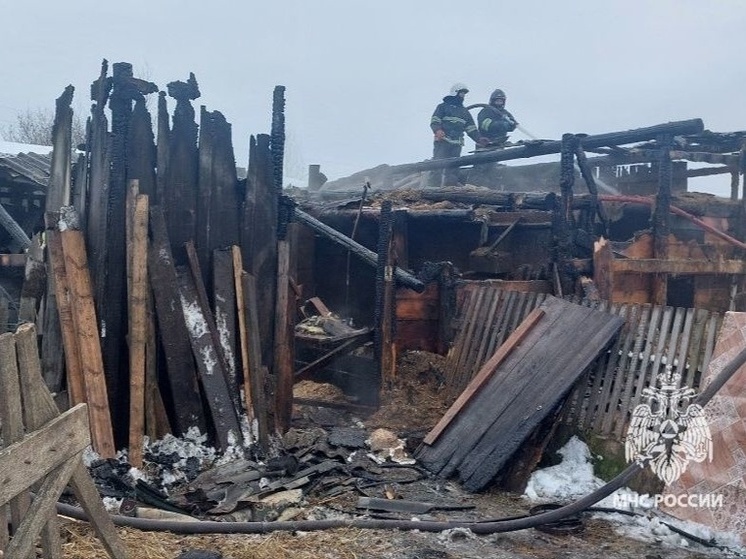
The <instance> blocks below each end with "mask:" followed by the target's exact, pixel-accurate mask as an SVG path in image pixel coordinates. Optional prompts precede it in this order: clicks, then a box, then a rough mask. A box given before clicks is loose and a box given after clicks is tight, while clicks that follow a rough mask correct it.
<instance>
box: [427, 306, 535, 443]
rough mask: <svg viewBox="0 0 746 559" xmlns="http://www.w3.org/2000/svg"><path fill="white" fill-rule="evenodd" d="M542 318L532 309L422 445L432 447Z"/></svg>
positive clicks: (483, 366)
mask: <svg viewBox="0 0 746 559" xmlns="http://www.w3.org/2000/svg"><path fill="white" fill-rule="evenodd" d="M543 316H544V311H543V310H541V309H534V310H533V311H532V312H531V314H530V315H529V316H528V317H527V318H526V320H525V321H523V323H522V324H521V327H520V328H518V329H517V330H515V331H514V332H513V333H512V334H511V335H510V337H508V339H507V340H506V341H505V343H504V344H503V345H501V346H500V348H499V349H498V350H497V352H496V353H495V354H494V355H493V356H492V357H490V359H489V360H488V361H487V362H486V363H485V364H484V365H482V368H481V369H480V370H479V373H477V376H475V377H474V378H473V379H472V381H471V382H470V383H469V385H468V386H467V387H466V389H465V390H464V391H463V392H462V393H461V395H460V396H459V397H458V398H457V399H456V401H455V402H454V403H453V405H451V407H450V408H449V409H448V411H447V412H446V414H445V415H444V416H443V417H442V418H441V419H440V421H438V423H437V424H436V425H435V427H433V428H432V430H431V431H430V432H429V433H428V434H427V436H426V437H425V439H424V440H423V443H425V444H428V445H432V444H433V443H435V441H437V440H438V437H439V436H440V435H441V433H442V432H443V431H444V430H445V429H446V428H447V427H448V425H449V424H450V423H451V421H452V420H453V418H454V417H456V416H457V415H458V414H459V413H461V410H462V409H464V408H465V407H466V405H467V404H468V403H469V401H470V400H471V399H472V398H473V397H474V395H475V394H476V393H477V392H479V391H480V390H481V389H482V387H483V386H484V384H485V383H486V382H487V381H488V380H489V379H490V377H491V376H492V375H493V374H494V373H495V370H496V369H497V367H498V366H499V365H500V364H501V363H502V362H503V361H504V360H505V358H506V357H508V355H510V353H511V352H512V351H513V349H515V348H516V347H517V346H518V345H520V343H521V342H522V341H523V339H524V338H525V337H526V336H527V335H528V333H529V332H531V330H532V329H533V328H534V326H536V324H538V322H539V321H540V320H541V319H542V317H543Z"/></svg>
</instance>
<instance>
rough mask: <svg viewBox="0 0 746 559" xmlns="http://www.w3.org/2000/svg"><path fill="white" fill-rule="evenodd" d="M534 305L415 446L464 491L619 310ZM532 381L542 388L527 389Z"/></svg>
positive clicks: (606, 331)
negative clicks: (439, 426) (526, 323)
mask: <svg viewBox="0 0 746 559" xmlns="http://www.w3.org/2000/svg"><path fill="white" fill-rule="evenodd" d="M540 309H541V310H543V311H544V313H545V314H544V316H543V317H542V318H541V320H540V321H539V322H538V323H537V324H536V325H535V326H534V327H533V328H532V329H531V331H530V332H529V333H528V334H526V336H525V337H524V338H523V340H522V342H521V344H520V345H519V346H518V347H516V348H514V349H513V351H512V352H511V353H510V354H509V355H508V356H507V357H506V358H505V359H504V360H503V361H502V363H501V364H500V365H498V367H497V369H496V370H495V372H494V374H492V375H491V377H490V378H489V379H488V380H486V382H485V383H484V384H483V385H482V388H481V389H480V390H479V391H478V392H477V393H475V394H474V396H473V397H472V399H471V401H470V403H469V406H468V407H467V408H466V409H465V410H463V411H462V412H461V413H460V414H459V415H457V416H456V417H454V419H453V420H452V421H451V423H450V424H449V425H448V427H447V428H446V429H445V431H444V432H443V433H442V434H441V435H440V437H439V438H438V439H437V441H435V443H434V444H433V445H432V446H430V445H423V446H422V447H421V448H420V449H419V450H418V452H417V458H418V459H419V460H420V462H422V463H423V464H424V465H425V466H426V467H427V468H428V469H429V470H431V471H432V472H434V473H437V474H439V475H441V476H444V477H448V476H450V475H453V474H456V473H458V476H459V479H460V481H461V482H462V483H463V484H464V486H465V487H466V488H467V489H468V490H470V491H478V490H480V489H482V488H484V487H485V486H486V485H488V484H489V483H490V482H491V481H492V480H493V479H494V478H495V476H496V475H497V474H498V472H499V471H500V470H501V469H502V468H503V467H504V466H505V465H506V464H507V463H508V461H509V460H510V458H511V456H512V455H513V453H514V452H515V451H516V450H517V449H518V448H520V446H521V444H522V443H523V441H525V440H526V439H527V438H528V437H529V436H530V435H531V434H532V433H533V432H534V430H535V428H536V427H537V426H538V425H540V423H541V422H542V421H543V420H544V419H545V418H546V417H548V416H549V415H550V414H551V413H552V412H553V411H554V410H555V409H556V407H557V406H558V405H559V404H560V403H561V402H562V401H563V400H564V399H565V397H566V396H567V395H568V393H569V392H570V390H571V388H572V386H573V385H574V384H575V382H576V381H577V380H578V378H580V376H581V375H582V373H583V372H584V371H585V370H586V369H587V368H588V367H589V366H590V365H591V363H592V362H593V360H594V359H595V358H596V356H597V355H598V354H599V353H600V352H601V351H603V350H604V349H605V348H606V347H607V346H608V344H609V343H610V342H611V340H612V339H613V338H614V336H615V335H616V334H617V332H618V331H619V329H620V328H621V327H622V324H623V320H622V319H621V318H619V317H616V316H613V315H610V314H608V313H604V312H599V311H596V310H593V309H589V308H586V307H581V306H579V305H573V304H571V303H567V302H565V301H562V300H560V299H557V298H554V297H552V298H550V299H547V300H546V301H545V302H544V303H543V304H542V305H541V307H540ZM536 386H541V387H542V390H532V389H531V387H536Z"/></svg>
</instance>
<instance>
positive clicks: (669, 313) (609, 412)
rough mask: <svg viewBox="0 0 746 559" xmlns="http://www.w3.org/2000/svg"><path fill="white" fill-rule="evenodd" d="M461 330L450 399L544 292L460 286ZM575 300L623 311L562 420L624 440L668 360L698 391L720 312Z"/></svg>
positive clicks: (453, 354)
mask: <svg viewBox="0 0 746 559" xmlns="http://www.w3.org/2000/svg"><path fill="white" fill-rule="evenodd" d="M461 291H462V294H461V295H462V303H461V306H460V311H459V312H458V314H457V317H456V320H455V322H456V325H457V334H456V338H455V341H454V344H453V346H452V347H451V349H450V350H449V352H448V354H447V357H446V362H445V370H446V385H447V390H448V394H449V396H450V397H451V398H452V399H454V400H455V399H456V397H458V396H459V394H461V392H462V391H463V390H464V388H465V387H466V386H467V385H468V384H469V382H470V381H471V380H472V378H473V377H474V375H476V373H477V372H478V371H479V369H480V367H481V366H482V365H483V364H484V362H485V360H486V359H487V358H488V357H489V356H490V355H492V354H494V352H495V351H496V350H497V348H499V347H500V346H501V345H502V344H503V343H504V342H505V340H506V339H507V338H508V336H510V334H511V333H512V332H513V331H515V329H516V328H517V326H518V325H519V324H520V323H521V322H522V321H523V320H524V319H525V318H526V317H527V316H528V315H529V313H530V312H531V311H533V310H534V309H535V308H537V307H539V306H540V305H541V303H542V302H543V301H544V299H545V298H546V294H543V293H519V292H513V291H505V290H501V289H498V288H496V287H494V286H490V285H480V284H479V283H477V282H474V283H469V284H465V285H463V286H462V287H461ZM570 300H571V301H572V302H575V303H578V304H584V305H588V306H594V305H595V306H598V308H599V309H600V310H606V311H607V312H610V313H611V314H616V315H619V316H621V317H622V318H624V320H625V324H624V326H623V329H622V332H621V334H620V336H619V337H618V339H617V340H616V341H615V343H614V345H613V346H612V348H611V349H610V351H609V352H608V353H607V354H606V355H605V356H604V357H603V358H601V359H599V360H598V361H596V362H595V363H594V364H593V365H592V366H591V368H590V369H589V370H588V372H587V373H586V375H585V377H584V379H583V380H582V381H581V382H579V383H578V385H577V386H576V387H575V389H574V391H573V392H572V395H571V398H570V404H569V405H568V407H567V408H566V412H565V414H564V417H563V419H562V420H563V422H565V423H566V424H568V425H571V426H574V427H577V428H578V429H582V430H587V431H590V432H592V433H594V434H597V435H601V436H608V437H614V438H616V439H621V437H622V436H623V434H624V432H625V430H626V427H627V423H628V420H629V415H630V413H631V411H632V410H633V409H634V407H635V406H636V405H637V404H639V403H641V401H642V390H643V388H645V387H646V386H653V385H654V384H655V381H656V379H657V377H658V375H659V374H660V372H661V370H662V369H663V368H664V367H665V365H666V364H668V363H673V364H674V366H676V367H683V368H684V371H683V373H682V379H681V383H682V386H689V387H692V388H694V389H695V390H696V389H698V388H699V387H700V380H701V373H702V371H704V370H706V369H707V365H708V363H709V361H710V358H711V356H712V351H713V347H714V343H715V338H716V335H717V332H718V330H719V328H720V324H721V323H722V317H723V315H722V314H721V313H717V312H713V311H708V310H704V309H694V308H674V307H665V306H652V305H647V304H645V305H641V304H613V305H611V306H610V307H609V306H608V305H606V304H604V303H598V302H595V303H591V302H588V301H583V300H581V299H579V298H577V297H573V298H570Z"/></svg>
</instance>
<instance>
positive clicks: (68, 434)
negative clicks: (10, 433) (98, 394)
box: [0, 404, 91, 504]
mask: <svg viewBox="0 0 746 559" xmlns="http://www.w3.org/2000/svg"><path fill="white" fill-rule="evenodd" d="M86 407H87V406H86V405H85V404H78V405H77V406H75V407H74V408H72V409H70V410H68V411H66V412H65V413H63V414H62V415H60V416H58V417H56V418H54V419H52V420H51V421H50V422H49V423H47V424H46V425H45V426H44V428H42V429H38V430H34V431H32V432H31V433H29V434H28V435H26V436H25V437H24V438H23V439H21V440H20V441H18V442H15V443H11V444H9V445H7V446H6V447H4V448H3V449H2V450H0V471H3V472H6V473H8V472H18V471H20V470H23V471H25V472H26V475H22V476H21V475H15V476H11V477H9V478H8V479H7V481H6V480H4V483H3V484H2V485H0V503H3V504H4V503H7V502H8V501H10V500H11V499H12V498H13V497H15V496H16V495H18V494H19V493H21V492H22V491H24V490H26V489H29V488H31V487H32V486H33V485H34V483H36V482H37V481H39V480H40V479H42V478H43V477H44V476H46V475H47V474H49V473H50V472H52V471H53V470H54V469H55V468H57V467H58V466H59V465H60V464H62V463H63V462H65V461H66V460H69V459H70V458H71V457H73V456H75V455H76V454H77V453H78V452H81V451H83V450H84V449H85V447H86V446H88V444H89V443H90V440H91V439H90V434H89V432H88V426H87V417H88V410H87V409H86Z"/></svg>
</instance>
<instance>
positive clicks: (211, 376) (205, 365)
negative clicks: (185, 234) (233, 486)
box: [177, 267, 241, 450]
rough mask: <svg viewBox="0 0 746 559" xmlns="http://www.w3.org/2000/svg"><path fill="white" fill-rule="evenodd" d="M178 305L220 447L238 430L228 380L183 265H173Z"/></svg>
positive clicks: (237, 435)
mask: <svg viewBox="0 0 746 559" xmlns="http://www.w3.org/2000/svg"><path fill="white" fill-rule="evenodd" d="M177 276H178V282H179V294H180V296H181V307H182V310H183V312H184V318H185V320H186V324H187V330H188V331H189V339H190V341H191V344H192V352H193V354H194V359H195V361H196V362H197V369H198V371H199V374H200V381H201V383H202V389H203V390H204V393H205V399H206V400H207V405H208V406H209V408H210V415H211V417H212V423H213V427H214V428H215V435H216V437H217V440H218V443H219V445H220V448H221V449H223V450H226V449H227V448H228V447H229V446H232V445H234V444H236V443H237V442H240V440H241V429H240V426H239V423H238V416H237V415H236V410H235V408H234V407H233V403H232V399H231V395H230V391H229V387H228V383H227V381H226V378H225V375H224V374H223V371H222V369H221V366H220V360H221V358H220V356H219V351H220V350H219V348H217V347H216V346H215V342H214V338H213V333H212V332H211V331H210V326H209V322H208V320H207V317H206V312H205V311H207V312H209V309H204V308H203V306H202V303H201V301H200V297H199V295H198V293H197V288H196V286H195V279H194V277H193V275H192V273H191V271H190V270H189V269H188V268H186V267H179V268H177Z"/></svg>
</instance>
